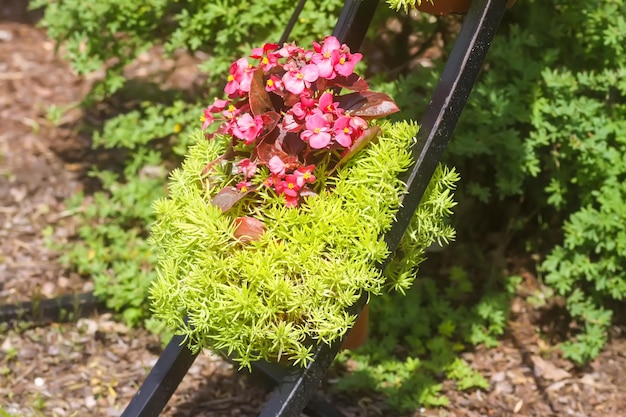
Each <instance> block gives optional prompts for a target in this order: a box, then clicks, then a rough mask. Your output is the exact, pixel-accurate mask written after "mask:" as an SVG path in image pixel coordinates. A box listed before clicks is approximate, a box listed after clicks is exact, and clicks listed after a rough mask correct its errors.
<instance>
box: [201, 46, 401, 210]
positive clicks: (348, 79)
mask: <svg viewBox="0 0 626 417" xmlns="http://www.w3.org/2000/svg"><path fill="white" fill-rule="evenodd" d="M361 58H362V56H361V54H359V53H351V52H350V49H349V48H348V47H347V46H346V45H341V44H340V43H339V41H338V40H337V38H335V37H332V36H329V37H327V38H325V39H324V41H323V42H322V43H317V42H313V49H312V50H305V49H303V48H301V47H298V46H296V45H295V44H284V45H283V46H282V47H279V45H277V44H270V43H268V44H265V45H263V47H261V48H254V49H253V50H252V53H251V54H250V56H249V57H247V58H241V59H239V60H237V61H236V62H234V63H233V64H232V65H231V67H230V70H229V75H228V82H227V84H226V87H225V88H224V92H225V93H226V96H227V98H225V99H220V98H218V99H215V101H214V102H213V103H212V104H211V105H209V106H208V107H207V108H206V109H205V110H204V114H203V117H202V121H203V124H202V128H203V129H208V128H209V126H211V125H212V124H214V123H216V122H218V123H219V125H218V126H217V128H216V129H214V131H213V133H210V134H207V136H209V137H212V136H213V135H214V134H220V135H227V136H229V137H231V138H232V139H233V140H232V142H231V146H230V149H229V151H230V152H227V153H228V154H230V155H237V157H238V158H239V159H238V160H236V161H233V162H235V166H236V171H235V173H236V174H237V175H240V176H242V177H243V178H240V179H241V180H240V181H239V182H238V184H237V186H236V187H234V189H233V192H234V191H236V192H238V193H240V194H243V195H245V194H247V193H249V192H251V191H254V187H253V185H252V181H251V180H252V178H253V177H254V176H255V175H256V174H257V173H258V172H259V171H260V170H259V169H258V168H259V166H265V167H267V168H268V169H267V170H264V172H265V173H267V172H268V171H269V174H266V175H268V176H267V178H265V179H264V180H263V181H262V183H263V184H264V185H265V186H267V187H269V188H271V189H273V190H274V191H275V192H276V193H277V194H278V195H283V196H284V197H285V200H286V202H287V205H288V206H297V205H298V204H299V201H300V199H301V197H303V196H306V195H308V194H313V193H314V192H313V190H312V189H311V188H310V187H311V186H312V184H313V183H314V182H315V176H314V175H313V171H314V170H315V169H317V166H318V164H319V162H320V161H323V160H324V161H325V162H326V164H324V166H325V167H327V169H333V166H335V165H336V164H337V163H338V162H339V161H340V160H341V158H342V157H345V156H346V155H349V150H350V149H351V148H352V147H353V146H354V145H355V143H357V142H358V141H359V140H360V139H361V138H363V137H371V135H366V134H365V133H366V131H367V130H368V122H367V121H366V120H367V119H372V118H377V117H382V116H386V115H388V114H390V113H393V112H395V111H397V107H396V106H395V104H394V103H393V101H392V100H391V99H390V98H389V97H388V96H386V95H384V94H382V93H373V92H371V91H369V90H368V88H369V87H368V85H367V83H366V82H365V80H363V79H362V78H361V77H359V76H357V75H356V74H354V67H355V65H356V64H357V63H358V62H359V61H360V60H361ZM345 90H347V91H349V93H347V94H343V95H342V94H341V93H342V92H343V91H345ZM233 149H237V152H234V151H233ZM242 154H243V156H241V155H242ZM333 157H334V160H332V161H331V159H332V158H333ZM232 158H235V157H234V156H232V157H231V159H232ZM229 201H231V202H232V201H233V199H230V200H229ZM222 208H223V209H224V210H226V209H228V208H229V207H222Z"/></svg>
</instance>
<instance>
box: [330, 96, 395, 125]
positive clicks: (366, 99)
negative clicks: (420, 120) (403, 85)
mask: <svg viewBox="0 0 626 417" xmlns="http://www.w3.org/2000/svg"><path fill="white" fill-rule="evenodd" d="M338 101H339V106H340V107H342V108H343V109H345V110H346V111H347V112H349V113H350V114H352V115H353V116H359V117H362V118H363V119H377V118H380V117H385V116H389V115H390V114H393V113H395V112H397V111H400V109H399V108H398V106H397V105H396V103H395V102H394V101H393V100H392V99H391V97H389V96H388V95H387V94H385V93H377V92H374V91H362V92H358V93H350V94H346V95H344V96H341V97H339V99H338Z"/></svg>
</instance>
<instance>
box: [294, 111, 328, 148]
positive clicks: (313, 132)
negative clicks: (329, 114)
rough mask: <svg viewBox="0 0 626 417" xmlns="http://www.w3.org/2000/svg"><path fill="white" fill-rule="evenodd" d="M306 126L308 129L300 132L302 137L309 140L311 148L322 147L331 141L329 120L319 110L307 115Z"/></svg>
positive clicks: (306, 140)
mask: <svg viewBox="0 0 626 417" xmlns="http://www.w3.org/2000/svg"><path fill="white" fill-rule="evenodd" d="M305 126H306V130H304V131H303V132H302V133H301V134H300V138H302V140H303V141H305V142H309V146H311V148H313V149H322V148H324V147H326V146H327V145H328V144H329V143H330V139H331V136H330V127H329V122H328V121H327V120H326V118H325V117H324V116H323V115H322V113H321V112H320V111H319V110H317V111H316V112H315V113H312V114H310V115H308V116H307V117H306V122H305Z"/></svg>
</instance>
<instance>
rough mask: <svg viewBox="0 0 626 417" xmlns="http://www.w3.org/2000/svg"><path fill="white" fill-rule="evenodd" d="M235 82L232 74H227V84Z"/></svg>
mask: <svg viewBox="0 0 626 417" xmlns="http://www.w3.org/2000/svg"><path fill="white" fill-rule="evenodd" d="M231 81H235V77H234V76H233V74H228V82H231Z"/></svg>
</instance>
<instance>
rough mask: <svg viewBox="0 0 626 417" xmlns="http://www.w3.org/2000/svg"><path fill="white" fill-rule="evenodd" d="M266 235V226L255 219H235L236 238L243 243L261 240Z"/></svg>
mask: <svg viewBox="0 0 626 417" xmlns="http://www.w3.org/2000/svg"><path fill="white" fill-rule="evenodd" d="M263 233H265V225H264V224H263V222H262V221H261V220H259V219H255V218H254V217H237V218H236V219H235V238H236V239H239V240H240V241H241V242H243V243H248V242H252V241H255V240H259V238H260V237H261V236H263Z"/></svg>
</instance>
